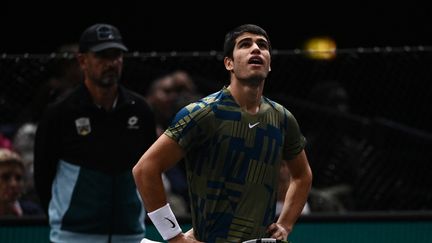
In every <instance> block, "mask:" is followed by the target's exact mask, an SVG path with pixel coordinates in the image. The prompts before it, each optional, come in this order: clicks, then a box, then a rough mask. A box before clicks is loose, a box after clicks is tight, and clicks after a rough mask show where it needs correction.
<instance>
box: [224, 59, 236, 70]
mask: <svg viewBox="0 0 432 243" xmlns="http://www.w3.org/2000/svg"><path fill="white" fill-rule="evenodd" d="M232 63H233V60H232V59H231V58H229V57H224V65H225V69H226V70H228V71H232V70H233V68H234V66H233V64H232Z"/></svg>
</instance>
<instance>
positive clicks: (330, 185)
mask: <svg viewBox="0 0 432 243" xmlns="http://www.w3.org/2000/svg"><path fill="white" fill-rule="evenodd" d="M308 98H309V100H310V101H312V102H313V103H314V104H315V105H316V112H312V113H310V114H313V115H312V116H311V117H310V120H309V125H308V129H307V130H305V135H306V138H307V140H308V144H307V147H306V149H307V150H308V155H309V161H310V164H311V168H312V172H313V174H314V179H313V187H312V190H311V193H310V196H309V203H310V207H311V211H313V212H319V211H325V212H344V211H347V210H352V209H354V208H355V202H354V199H353V186H354V184H355V183H356V179H357V175H358V171H359V170H358V164H359V162H358V161H359V159H360V158H361V152H362V151H361V149H362V148H363V147H362V145H361V143H364V141H360V140H358V139H357V138H355V137H353V136H351V135H350V134H349V133H347V132H346V130H344V127H342V125H343V124H348V121H349V120H348V119H346V118H345V117H346V116H349V110H350V106H349V95H348V92H347V91H346V89H345V88H344V87H343V86H342V85H341V84H340V83H338V82H336V81H324V82H320V83H318V84H317V85H316V86H315V87H313V88H312V90H311V91H310V94H309V96H308ZM341 121H342V122H341Z"/></svg>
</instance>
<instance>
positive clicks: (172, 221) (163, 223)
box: [147, 203, 182, 240]
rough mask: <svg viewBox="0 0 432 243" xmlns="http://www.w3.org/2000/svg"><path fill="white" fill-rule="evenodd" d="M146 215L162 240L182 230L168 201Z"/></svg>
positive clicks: (172, 236)
mask: <svg viewBox="0 0 432 243" xmlns="http://www.w3.org/2000/svg"><path fill="white" fill-rule="evenodd" d="M147 215H148V216H149V218H150V219H151V221H152V222H153V224H154V226H155V227H156V229H157V230H158V231H159V234H160V235H161V236H162V238H163V239H164V240H169V239H171V238H174V236H176V235H178V234H180V233H181V232H182V229H181V228H180V226H179V224H178V222H177V219H176V218H175V216H174V213H173V212H172V210H171V207H170V205H169V203H167V204H166V205H165V206H163V207H161V208H158V209H156V210H155V211H153V212H150V213H148V214H147Z"/></svg>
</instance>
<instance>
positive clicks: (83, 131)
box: [75, 117, 91, 136]
mask: <svg viewBox="0 0 432 243" xmlns="http://www.w3.org/2000/svg"><path fill="white" fill-rule="evenodd" d="M75 126H76V129H77V132H78V134H79V135H81V136H86V135H87V134H89V133H90V132H91V126H90V118H88V117H81V118H78V119H76V120H75Z"/></svg>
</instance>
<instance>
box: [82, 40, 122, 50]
mask: <svg viewBox="0 0 432 243" xmlns="http://www.w3.org/2000/svg"><path fill="white" fill-rule="evenodd" d="M111 48H114V49H120V50H122V51H128V49H127V47H126V46H125V45H123V44H121V43H117V42H105V43H101V44H98V45H95V46H92V47H90V48H89V51H91V52H98V51H103V50H106V49H111Z"/></svg>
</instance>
